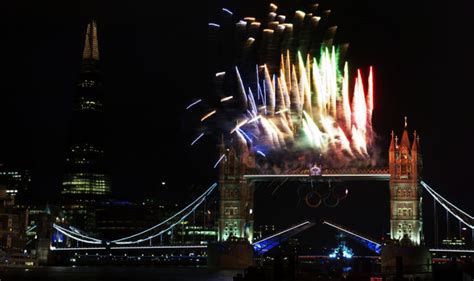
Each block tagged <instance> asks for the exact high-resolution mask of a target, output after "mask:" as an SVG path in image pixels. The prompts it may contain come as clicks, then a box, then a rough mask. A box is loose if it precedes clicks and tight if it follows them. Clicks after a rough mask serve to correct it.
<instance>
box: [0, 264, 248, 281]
mask: <svg viewBox="0 0 474 281" xmlns="http://www.w3.org/2000/svg"><path fill="white" fill-rule="evenodd" d="M237 272H239V271H231V270H229V271H209V270H208V269H206V268H196V267H169V268H158V267H113V266H110V267H109V266H107V267H39V268H0V281H10V280H12V281H17V280H18V281H20V280H25V281H46V280H48V281H125V280H127V281H128V280H141V281H155V280H156V281H227V280H232V279H233V278H232V277H233V276H235V274H236V273H237Z"/></svg>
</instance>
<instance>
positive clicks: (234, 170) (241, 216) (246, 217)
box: [218, 141, 253, 243]
mask: <svg viewBox="0 0 474 281" xmlns="http://www.w3.org/2000/svg"><path fill="white" fill-rule="evenodd" d="M219 151H220V155H225V156H224V159H223V160H222V162H221V165H220V169H219V195H220V206H219V212H220V215H219V222H218V224H219V231H218V239H219V241H227V240H228V239H229V238H230V237H234V238H245V239H247V240H248V241H249V242H250V243H251V242H252V240H253V186H252V185H251V184H250V183H248V182H247V180H245V179H244V178H243V175H244V174H245V171H246V169H247V164H248V161H249V159H251V155H249V153H248V150H247V149H246V148H245V147H242V146H240V147H238V148H237V149H236V148H235V147H234V146H231V147H230V148H225V145H224V142H223V141H222V143H221V144H220V145H219Z"/></svg>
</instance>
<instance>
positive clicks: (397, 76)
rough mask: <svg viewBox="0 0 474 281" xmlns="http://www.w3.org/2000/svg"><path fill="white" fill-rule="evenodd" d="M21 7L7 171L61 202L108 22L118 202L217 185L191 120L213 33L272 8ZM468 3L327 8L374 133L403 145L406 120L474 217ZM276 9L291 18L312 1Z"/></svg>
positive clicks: (8, 36)
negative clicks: (74, 127) (217, 24)
mask: <svg viewBox="0 0 474 281" xmlns="http://www.w3.org/2000/svg"><path fill="white" fill-rule="evenodd" d="M11 2H15V3H14V4H9V5H10V6H7V7H6V8H5V9H3V8H2V10H5V11H6V12H5V16H2V21H3V22H4V24H2V25H1V27H0V28H2V29H3V30H2V34H3V36H2V37H1V39H0V40H1V41H2V42H1V44H0V45H2V48H3V49H4V51H3V52H2V54H3V56H2V57H3V59H2V63H1V67H2V69H3V74H2V75H1V77H0V120H1V121H2V122H1V124H2V128H1V132H2V136H1V137H0V161H2V162H4V163H5V164H6V165H11V166H13V167H20V168H28V169H31V171H32V174H33V188H34V190H35V192H36V193H37V194H39V195H40V197H42V198H49V197H51V196H55V195H57V194H58V192H59V183H60V180H61V176H62V171H63V163H64V153H65V150H66V147H67V142H68V134H69V132H70V130H71V128H70V127H69V125H70V121H71V111H72V98H73V95H74V93H75V81H76V79H77V75H78V71H79V67H80V60H81V52H82V44H83V36H84V35H83V32H84V29H85V22H86V20H87V18H88V17H89V16H95V17H96V18H97V19H98V22H99V33H100V34H99V40H100V42H99V44H100V52H101V58H102V59H101V60H102V66H103V68H102V69H103V73H104V78H105V87H106V106H107V112H106V127H105V134H106V136H107V142H108V147H107V148H106V149H107V153H108V154H107V155H108V161H109V165H110V170H111V174H112V180H113V183H112V184H113V186H112V188H113V190H114V193H115V194H116V195H117V196H118V197H125V198H127V197H128V198H130V197H134V196H140V195H149V194H154V195H157V194H161V193H160V191H162V190H161V181H162V180H165V181H167V182H168V183H169V184H168V187H167V189H169V190H171V191H173V192H172V193H174V196H176V195H177V194H182V195H183V196H185V195H187V194H188V191H189V190H192V188H191V187H192V186H193V185H195V186H196V188H197V187H198V186H201V185H200V184H207V183H210V182H212V181H213V180H214V179H213V178H212V176H210V175H212V164H213V162H214V161H215V158H216V155H215V154H216V152H215V151H213V150H211V149H209V148H206V146H209V143H207V144H206V142H205V143H204V144H203V145H202V148H200V149H201V150H203V152H195V151H191V150H190V148H189V142H190V141H191V140H192V138H191V133H193V131H192V129H191V128H189V127H188V125H189V124H190V122H189V121H188V119H189V118H191V117H190V116H189V115H188V114H185V112H184V107H185V105H186V104H188V102H189V101H191V100H192V99H193V98H198V97H201V96H205V95H207V93H209V92H210V91H211V89H210V87H209V85H210V83H209V77H210V75H212V74H213V73H209V72H210V69H209V67H208V63H207V62H208V60H210V59H211V60H212V59H215V58H210V57H209V53H208V52H207V48H208V38H207V34H208V33H207V28H208V27H207V23H208V22H212V21H216V19H217V18H218V15H219V13H220V9H221V8H222V7H226V8H229V9H230V10H232V11H234V13H235V14H237V15H240V16H241V17H244V16H249V15H253V16H257V17H261V16H262V15H263V14H264V13H265V12H266V10H267V7H268V3H269V2H268V1H255V0H226V1H224V0H211V1H209V0H207V1H167V2H166V5H165V4H164V2H163V1H131V2H129V3H128V4H123V3H118V2H115V1H110V3H109V2H106V1H90V3H89V2H85V1H83V2H79V1H76V2H75V1H66V2H64V1H62V2H60V1H58V2H48V4H43V3H42V4H41V5H40V4H38V3H36V2H37V1H32V2H31V3H30V2H21V1H11ZM33 2H35V3H34V4H32V3H33ZM94 2H95V3H94ZM149 2H153V3H152V4H150V3H149ZM457 2H459V3H455V2H453V1H449V2H445V3H444V4H443V5H438V4H436V5H435V4H433V3H432V2H431V1H426V0H425V1H408V0H405V1H396V2H393V1H379V0H362V1H361V0H351V1H350V0H346V1H343V0H338V1H322V3H323V5H324V7H326V8H330V9H332V10H333V15H332V16H333V18H332V19H331V21H333V22H334V23H335V24H337V25H338V26H339V32H340V37H341V38H340V39H341V40H343V41H349V42H350V43H351V47H350V51H349V54H348V59H349V61H350V62H351V64H352V65H353V66H360V67H362V68H364V67H367V66H369V65H374V67H375V70H376V74H375V85H376V93H375V95H376V97H375V104H376V108H375V112H374V127H375V130H376V131H377V132H378V133H379V135H380V136H381V137H382V138H383V141H384V145H386V142H387V139H388V137H389V133H390V130H391V129H395V130H396V131H398V132H399V134H400V133H401V130H402V126H403V116H404V115H407V116H408V120H409V127H410V128H416V129H417V130H418V132H419V134H420V135H421V144H422V148H423V156H424V167H425V174H424V178H425V180H426V181H427V182H428V183H431V184H432V186H433V187H434V188H435V189H436V190H438V191H439V192H440V193H441V194H445V195H446V197H447V198H448V199H450V200H452V201H453V202H456V203H457V204H459V206H460V207H462V208H463V209H465V210H467V211H468V212H470V213H474V209H473V207H472V204H470V203H471V201H472V199H473V196H472V191H471V190H472V186H471V184H470V181H469V177H468V176H469V175H470V174H471V173H472V172H471V170H472V167H471V165H470V163H471V161H472V160H471V159H473V156H474V154H473V149H472V148H471V147H472V138H473V134H472V131H473V126H472V124H471V123H472V120H473V118H472V117H471V114H472V110H471V107H472V105H471V104H470V102H468V98H469V99H470V98H471V97H470V96H471V95H472V93H471V92H472V81H473V79H472V77H473V73H472V67H471V65H472V63H473V61H474V59H473V56H472V46H471V44H470V43H469V42H470V41H471V38H470V37H471V36H472V34H474V33H473V31H472V30H473V28H474V24H473V21H472V16H471V15H470V11H472V7H471V6H470V5H471V4H466V3H467V1H464V2H466V3H462V4H461V3H460V2H461V1H457ZM277 3H278V4H279V6H281V7H282V11H281V12H282V13H284V14H290V11H292V10H294V8H302V9H304V8H305V5H304V3H306V2H305V1H277ZM338 36H339V35H338ZM385 149H386V148H385ZM175 173H179V174H181V175H182V176H181V177H179V178H176V177H174V176H172V174H175ZM362 200H364V198H362ZM387 200H388V198H387ZM369 202H370V201H368V200H366V201H363V202H360V204H363V205H367V204H369Z"/></svg>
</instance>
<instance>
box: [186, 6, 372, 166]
mask: <svg viewBox="0 0 474 281" xmlns="http://www.w3.org/2000/svg"><path fill="white" fill-rule="evenodd" d="M317 8H318V6H317V5H314V6H312V10H311V11H310V12H309V13H305V12H302V11H296V12H295V15H294V17H293V22H292V23H286V22H285V20H286V19H287V18H288V17H286V16H284V15H278V14H277V6H276V5H274V4H271V5H270V10H269V14H268V16H267V18H266V20H265V21H264V22H258V21H257V20H256V19H255V18H253V17H245V18H244V19H243V20H238V21H234V22H235V24H229V22H232V19H233V13H232V12H230V11H229V10H227V9H223V12H224V16H225V20H224V21H225V22H226V24H214V23H213V24H209V26H210V28H212V31H213V32H218V33H219V34H224V35H226V36H224V35H222V37H225V38H229V37H228V36H227V34H229V33H230V34H234V36H233V37H234V38H235V41H236V43H235V45H236V46H234V49H233V50H234V51H233V52H234V53H232V55H233V56H235V59H234V60H233V63H234V65H233V66H232V67H230V68H228V69H225V71H222V70H221V71H218V72H216V75H215V79H216V82H217V85H219V86H217V88H218V89H217V90H216V92H217V93H218V95H220V97H219V99H220V104H221V105H222V106H221V107H219V108H218V109H216V108H211V109H207V111H206V112H205V114H204V115H203V116H202V117H201V121H202V122H203V123H205V122H208V121H209V120H208V119H210V117H211V116H213V115H215V116H213V118H215V120H214V122H217V123H220V124H219V126H218V127H219V128H221V132H218V133H219V134H220V133H225V134H228V136H230V138H229V139H232V140H233V141H234V142H237V143H238V146H239V147H246V148H247V149H248V150H249V151H251V152H253V153H255V154H256V155H259V156H260V157H263V158H266V157H268V156H269V155H277V154H279V153H280V154H281V153H282V152H284V154H286V155H288V154H295V155H298V154H305V153H316V154H318V155H323V156H324V158H325V159H330V160H329V162H331V165H332V166H344V165H348V163H350V165H352V164H354V163H358V164H365V165H367V164H368V163H372V162H373V161H371V160H373V158H374V157H375V156H374V153H373V151H374V145H375V144H374V132H373V130H372V112H373V99H374V97H373V95H374V90H373V69H372V67H371V68H370V69H369V75H368V79H364V77H363V75H362V73H361V71H360V70H357V73H356V75H355V78H353V79H351V77H350V71H349V65H348V63H347V62H343V57H344V55H343V54H344V52H345V49H346V48H347V45H340V46H334V45H333V41H334V35H335V32H336V27H326V25H327V18H328V16H329V11H321V12H319V11H318V10H317ZM319 29H324V30H325V32H324V33H323V35H321V32H317V31H318V30H319ZM226 43H228V42H226ZM223 49H224V48H223ZM224 50H225V49H224ZM224 55H225V54H224ZM351 80H353V83H352V85H351V83H350V81H351ZM229 85H230V87H229ZM199 101H200V100H199ZM188 108H189V107H188ZM219 116H220V117H219ZM223 116H225V117H223ZM222 131H223V132H222ZM201 137H202V134H201V135H199V138H201ZM199 138H198V139H199ZM198 139H197V140H198ZM197 140H196V141H197ZM196 141H193V143H192V144H194V143H195V142H196ZM220 160H222V159H220ZM220 160H219V161H220Z"/></svg>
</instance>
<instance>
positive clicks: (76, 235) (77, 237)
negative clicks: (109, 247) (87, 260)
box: [53, 223, 102, 244]
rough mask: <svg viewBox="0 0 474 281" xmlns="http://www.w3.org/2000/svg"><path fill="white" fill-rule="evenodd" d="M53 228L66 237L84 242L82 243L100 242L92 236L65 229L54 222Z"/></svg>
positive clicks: (100, 242)
mask: <svg viewBox="0 0 474 281" xmlns="http://www.w3.org/2000/svg"><path fill="white" fill-rule="evenodd" d="M53 228H54V229H56V230H57V231H59V232H61V233H62V234H64V235H66V236H67V237H69V238H71V239H74V240H77V241H80V242H84V243H88V244H102V240H99V239H97V238H93V237H89V236H87V235H83V234H81V233H79V232H73V231H71V230H68V229H65V228H63V227H61V226H59V225H57V224H55V223H54V224H53ZM83 238H84V239H83ZM86 239H87V240H86Z"/></svg>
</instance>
